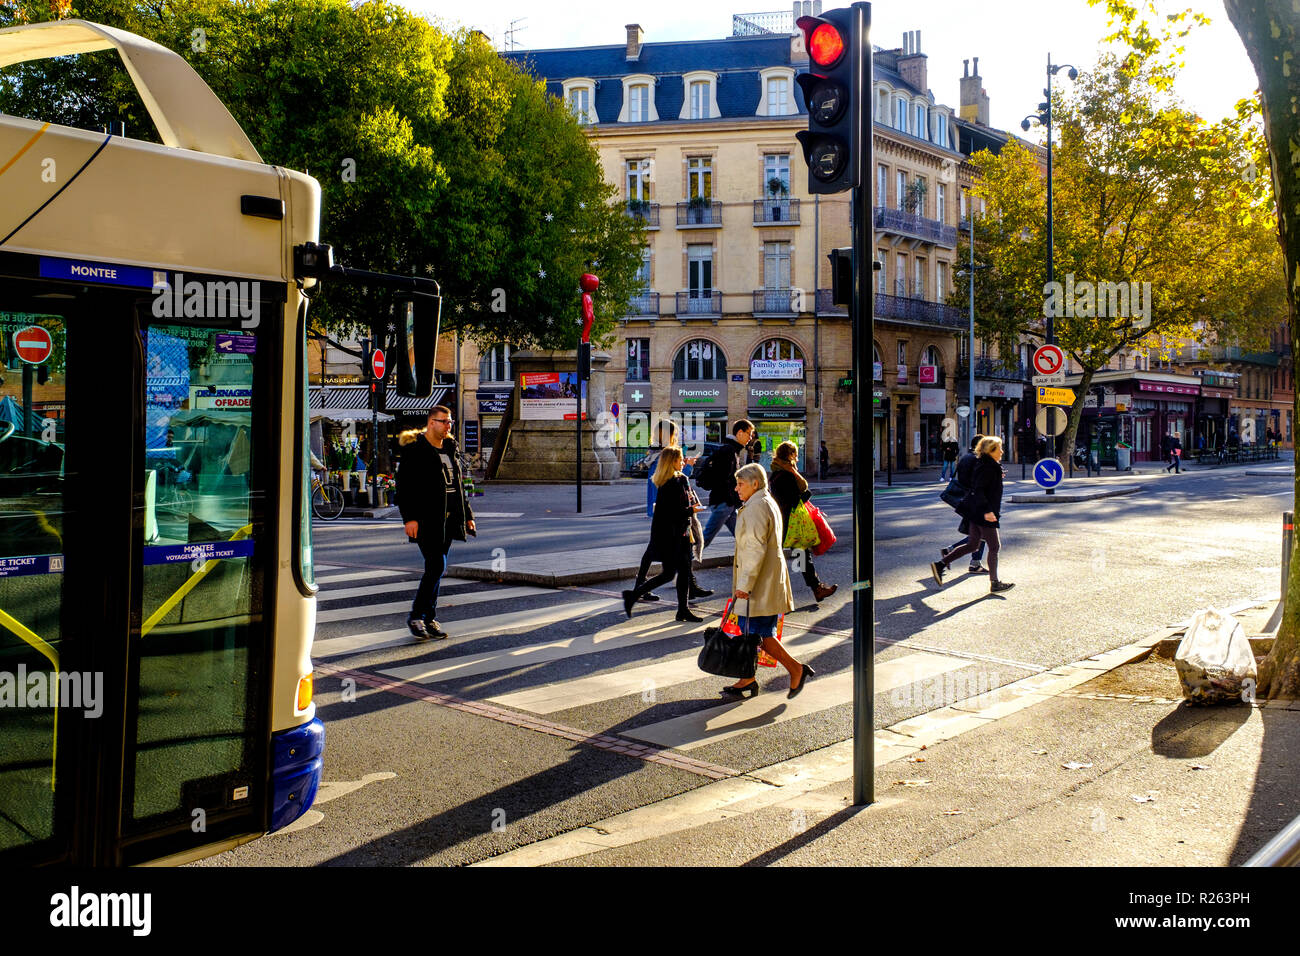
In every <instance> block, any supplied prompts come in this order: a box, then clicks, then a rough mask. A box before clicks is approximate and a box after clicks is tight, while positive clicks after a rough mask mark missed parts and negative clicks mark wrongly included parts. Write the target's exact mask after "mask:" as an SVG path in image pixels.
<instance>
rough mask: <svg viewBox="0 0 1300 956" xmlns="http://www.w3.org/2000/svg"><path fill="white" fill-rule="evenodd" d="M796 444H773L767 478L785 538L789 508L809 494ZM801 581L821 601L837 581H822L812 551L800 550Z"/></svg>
mask: <svg viewBox="0 0 1300 956" xmlns="http://www.w3.org/2000/svg"><path fill="white" fill-rule="evenodd" d="M798 461H799V446H797V445H796V444H795V443H794V442H792V441H783V442H781V444H779V445H777V446H776V451H775V452H773V454H772V476H771V478H770V479H768V491H769V493H770V494H771V495H772V497H773V498H774V499H775V500H776V504H777V507H778V508H780V509H781V540H782V541H784V540H785V533H786V529H787V528H789V527H790V512H791V511H793V510H794V509H795V508H797V507H798V506H799V502H801V501H807V500H808V499H809V498H811V497H812V493H811V492H810V491H809V490H808V481H807V479H805V478H804V476H803V475H801V474H799V468H798V466H797V462H798ZM803 583H804V584H806V585H808V587H810V588H811V589H812V592H813V597H815V598H816V599H817V600H818V601H823V600H825V599H826V598H828V597H830V596H831V595H832V594H834V593H835V591H836V589H837V588H838V587H839V585H837V584H829V585H828V584H823V583H822V581H821V578H819V577H817V569H816V568H814V567H813V563H812V552H811V551H805V552H804V553H803Z"/></svg>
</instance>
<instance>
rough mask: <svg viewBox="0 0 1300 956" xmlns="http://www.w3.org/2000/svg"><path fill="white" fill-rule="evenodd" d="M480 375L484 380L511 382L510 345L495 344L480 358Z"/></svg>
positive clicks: (512, 377)
mask: <svg viewBox="0 0 1300 956" xmlns="http://www.w3.org/2000/svg"><path fill="white" fill-rule="evenodd" d="M478 377H479V380H480V381H483V382H510V381H514V376H513V375H512V374H511V372H510V346H508V345H494V346H492V347H491V348H490V349H488V350H487V351H486V352H485V353H483V357H482V358H481V359H479V365H478Z"/></svg>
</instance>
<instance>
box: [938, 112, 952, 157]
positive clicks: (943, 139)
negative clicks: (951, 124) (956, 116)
mask: <svg viewBox="0 0 1300 956" xmlns="http://www.w3.org/2000/svg"><path fill="white" fill-rule="evenodd" d="M934 131H935V142H937V143H938V144H939V145H940V146H942V147H943V148H944V149H952V143H950V142H949V141H948V116H947V114H945V113H936V114H935V115H934Z"/></svg>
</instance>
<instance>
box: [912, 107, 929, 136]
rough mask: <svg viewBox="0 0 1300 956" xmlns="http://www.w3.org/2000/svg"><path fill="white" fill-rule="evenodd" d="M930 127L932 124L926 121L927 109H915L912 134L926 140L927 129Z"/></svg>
mask: <svg viewBox="0 0 1300 956" xmlns="http://www.w3.org/2000/svg"><path fill="white" fill-rule="evenodd" d="M929 125H930V124H928V123H927V122H926V121H925V107H924V106H916V107H914V109H913V112H912V132H913V133H914V134H915V135H917V136H919V137H921V139H925V134H926V128H927V127H928V126H929Z"/></svg>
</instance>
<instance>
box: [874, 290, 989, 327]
mask: <svg viewBox="0 0 1300 956" xmlns="http://www.w3.org/2000/svg"><path fill="white" fill-rule="evenodd" d="M876 318H878V319H896V320H900V321H903V322H917V323H921V324H924V325H938V326H942V327H943V328H946V329H966V328H968V327H969V325H970V322H969V320H968V319H967V317H966V313H965V312H963V311H962V310H961V309H958V308H954V307H953V306H951V305H944V304H943V303H942V302H926V301H925V300H924V299H909V298H905V297H903V296H897V295H884V294H883V293H880V292H877V293H876Z"/></svg>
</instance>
